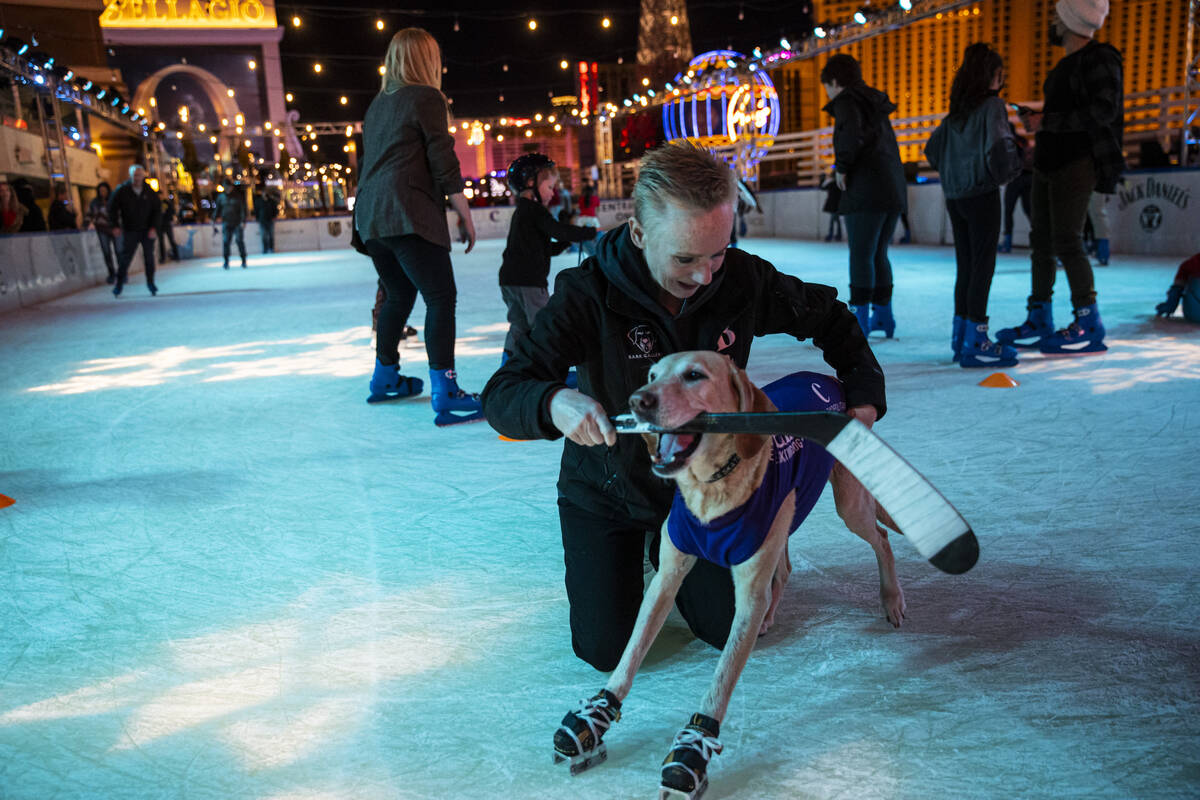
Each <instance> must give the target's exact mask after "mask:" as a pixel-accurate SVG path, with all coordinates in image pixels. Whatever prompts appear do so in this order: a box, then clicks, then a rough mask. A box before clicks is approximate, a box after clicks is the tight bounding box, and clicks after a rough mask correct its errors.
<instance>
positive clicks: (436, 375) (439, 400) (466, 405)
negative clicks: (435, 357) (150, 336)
mask: <svg viewBox="0 0 1200 800" xmlns="http://www.w3.org/2000/svg"><path fill="white" fill-rule="evenodd" d="M429 392H430V394H431V395H432V401H433V410H434V412H435V416H434V418H433V424H434V425H437V426H438V427H439V428H444V427H446V426H448V425H461V424H462V423H464V422H478V421H480V420H482V419H483V405H482V404H481V403H480V402H479V395H477V394H468V393H467V392H464V391H463V390H462V389H460V388H458V375H457V374H456V373H455V372H454V370H452V369H446V370H441V369H431V370H429Z"/></svg>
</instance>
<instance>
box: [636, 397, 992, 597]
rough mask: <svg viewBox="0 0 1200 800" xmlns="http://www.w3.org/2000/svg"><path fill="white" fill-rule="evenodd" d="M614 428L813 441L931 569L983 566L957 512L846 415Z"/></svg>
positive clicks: (743, 417)
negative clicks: (855, 481) (866, 494)
mask: <svg viewBox="0 0 1200 800" xmlns="http://www.w3.org/2000/svg"><path fill="white" fill-rule="evenodd" d="M612 423H613V426H614V427H616V429H617V433H667V432H671V433H675V432H682V433H748V434H757V435H764V436H767V435H787V436H795V437H798V438H802V439H809V440H811V441H814V442H816V443H817V444H819V445H821V446H822V447H824V448H825V449H826V450H828V451H829V453H830V455H832V456H833V457H834V458H836V459H837V460H838V461H840V462H841V463H842V465H843V466H844V467H846V469H848V470H850V474H851V475H853V476H854V477H855V478H857V479H858V481H859V482H860V483H861V484H862V485H863V486H865V487H866V489H867V491H868V492H870V493H871V494H872V495H874V497H875V500H876V501H877V502H878V503H879V505H881V506H883V508H884V509H885V510H886V511H887V512H888V514H890V515H891V516H892V519H893V520H895V522H896V525H897V526H899V528H900V532H901V533H903V534H904V536H905V538H907V539H908V540H909V541H911V542H912V543H913V546H914V547H916V548H917V552H919V553H920V554H921V555H922V556H924V557H925V558H927V559H929V563H931V564H933V565H934V566H935V567H937V568H938V569H940V570H942V571H943V572H948V573H950V574H951V575H958V574H961V573H963V572H966V571H967V570H969V569H970V568H971V567H973V566H975V562H976V561H978V560H979V541H978V540H977V539H976V538H975V533H974V532H973V531H972V530H971V526H970V525H968V524H967V521H966V520H965V519H963V517H962V515H961V514H959V513H958V511H957V509H955V508H954V506H952V505H950V502H949V501H948V500H946V498H945V497H943V496H942V494H941V492H939V491H938V490H937V489H936V488H934V486H933V484H931V483H930V482H929V481H928V480H926V479H925V476H923V475H922V474H921V473H919V472H917V471H916V470H915V469H913V467H912V465H911V464H909V463H908V462H907V461H905V460H904V458H903V457H902V456H901V455H900V454H899V453H897V452H896V451H895V450H893V449H892V448H891V447H890V446H889V445H888V444H887V442H885V441H883V439H880V438H879V437H878V436H876V435H875V433H874V432H872V431H871V429H870V428H868V427H867V426H866V425H863V424H862V423H861V422H859V421H858V420H856V419H854V418H853V417H849V416H846V415H845V414H838V413H834V412H831V411H814V412H786V411H780V412H772V413H766V414H747V413H733V414H700V415H699V416H697V417H696V418H695V419H693V420H691V421H690V422H688V423H686V424H685V425H682V426H680V427H678V428H675V429H673V430H671V431H667V430H665V429H663V428H657V427H655V426H653V425H651V424H649V423H646V422H639V421H638V420H636V419H634V417H633V415H632V414H622V415H620V416H617V417H613V418H612Z"/></svg>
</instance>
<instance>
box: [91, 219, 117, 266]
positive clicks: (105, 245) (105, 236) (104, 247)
mask: <svg viewBox="0 0 1200 800" xmlns="http://www.w3.org/2000/svg"><path fill="white" fill-rule="evenodd" d="M96 238H98V239H99V240H100V252H101V253H103V254H104V266H105V267H107V268H108V277H110V278H112V277H115V276H116V274H117V270H116V266H115V261H116V258H115V253H116V251H117V240H116V239H115V238H114V237H113V235H112V233H110V232H109V231H102V230H100V229H99V228H97V229H96Z"/></svg>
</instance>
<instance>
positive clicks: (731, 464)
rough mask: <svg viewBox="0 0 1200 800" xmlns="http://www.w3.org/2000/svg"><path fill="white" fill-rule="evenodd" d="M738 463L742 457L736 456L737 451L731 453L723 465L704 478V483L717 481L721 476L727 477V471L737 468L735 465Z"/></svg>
mask: <svg viewBox="0 0 1200 800" xmlns="http://www.w3.org/2000/svg"><path fill="white" fill-rule="evenodd" d="M740 463H742V459H741V458H740V457H739V456H738V454H737V453H734V454H733V455H731V456H730V457H729V460H728V461H726V462H725V466H723V467H721V468H720V469H719V470H717V471H716V472H714V473H713V474H712V477H711V478H709V479H708V480H706V481H705V483H716V482H717V481H719V480H721V479H722V478H725V477H727V476H728V475H729V473H731V472H733V471H734V470H735V469H737V465H738V464H740Z"/></svg>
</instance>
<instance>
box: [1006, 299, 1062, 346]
mask: <svg viewBox="0 0 1200 800" xmlns="http://www.w3.org/2000/svg"><path fill="white" fill-rule="evenodd" d="M1026 309H1028V311H1029V316H1028V317H1026V318H1025V321H1024V322H1022V323H1021V324H1020V325H1018V326H1017V327H1015V328H1001V329H1000V330H998V331H996V343H997V344H1006V345H1009V346H1011V347H1017V348H1021V347H1037V346H1038V342H1040V341H1041V340H1042V339H1044V338H1046V337H1047V336H1053V335H1054V320H1053V318H1052V316H1051V313H1050V301H1049V300H1045V301H1042V300H1030V301H1029V305H1028V306H1026Z"/></svg>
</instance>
